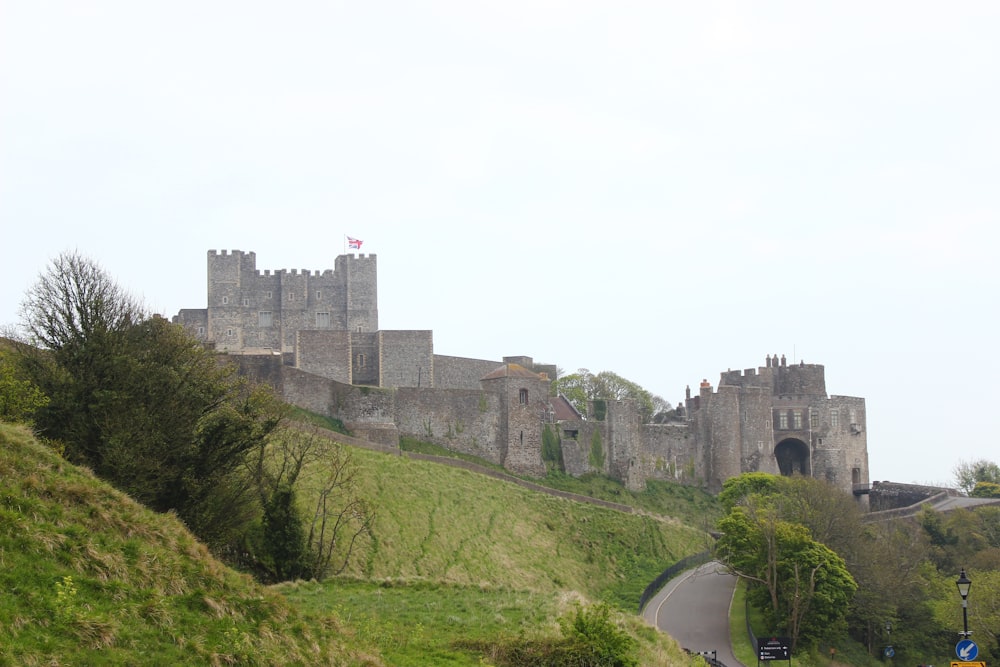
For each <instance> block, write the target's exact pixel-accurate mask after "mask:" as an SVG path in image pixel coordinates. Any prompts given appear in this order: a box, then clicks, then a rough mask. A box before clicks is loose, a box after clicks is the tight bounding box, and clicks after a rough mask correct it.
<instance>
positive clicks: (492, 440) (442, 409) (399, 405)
mask: <svg viewBox="0 0 1000 667" xmlns="http://www.w3.org/2000/svg"><path fill="white" fill-rule="evenodd" d="M395 394H396V405H395V423H396V426H397V428H398V429H399V432H400V434H402V435H409V436H412V437H414V438H417V439H419V440H423V441H425V442H432V443H434V444H437V445H441V446H442V447H446V448H448V449H451V450H453V451H456V452H462V453H465V454H471V455H473V456H478V457H480V458H483V459H486V460H487V461H489V462H490V463H494V464H496V465H503V460H504V448H503V443H502V442H501V437H500V413H501V407H500V397H499V396H498V395H496V394H494V393H491V392H487V391H484V390H483V389H417V388H413V387H401V388H399V389H397V390H395Z"/></svg>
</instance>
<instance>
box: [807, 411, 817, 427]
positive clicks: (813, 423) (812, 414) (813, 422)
mask: <svg viewBox="0 0 1000 667" xmlns="http://www.w3.org/2000/svg"><path fill="white" fill-rule="evenodd" d="M809 426H810V427H811V428H819V410H810V411H809Z"/></svg>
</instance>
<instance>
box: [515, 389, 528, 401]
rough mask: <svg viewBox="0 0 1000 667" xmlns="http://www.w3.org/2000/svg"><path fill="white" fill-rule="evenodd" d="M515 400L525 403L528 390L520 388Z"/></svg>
mask: <svg viewBox="0 0 1000 667" xmlns="http://www.w3.org/2000/svg"><path fill="white" fill-rule="evenodd" d="M517 400H518V402H519V403H520V404H521V405H524V404H526V403H527V402H528V390H527V389H522V390H520V391H519V392H517Z"/></svg>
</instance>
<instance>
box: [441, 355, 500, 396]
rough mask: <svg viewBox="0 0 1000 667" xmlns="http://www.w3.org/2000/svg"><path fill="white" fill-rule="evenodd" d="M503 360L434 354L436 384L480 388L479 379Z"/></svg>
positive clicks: (449, 386)
mask: <svg viewBox="0 0 1000 667" xmlns="http://www.w3.org/2000/svg"><path fill="white" fill-rule="evenodd" d="M502 364H503V362H500V361H489V360H487V359H467V358H465V357H449V356H447V355H443V354H435V355H434V363H433V365H434V386H435V387H437V388H438V389H479V388H480V387H481V386H482V385H480V384H479V381H480V380H481V379H482V378H484V377H486V376H487V375H489V374H490V373H492V372H493V371H495V370H496V369H497V368H498V367H500V366H501V365H502Z"/></svg>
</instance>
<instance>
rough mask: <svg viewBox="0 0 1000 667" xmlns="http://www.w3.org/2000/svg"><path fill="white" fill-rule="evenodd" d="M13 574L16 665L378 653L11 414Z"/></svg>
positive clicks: (7, 635) (4, 431) (1, 480)
mask: <svg viewBox="0 0 1000 667" xmlns="http://www.w3.org/2000/svg"><path fill="white" fill-rule="evenodd" d="M0 587H2V590H3V591H4V594H3V595H0V664H2V665H43V664H44V665H70V664H72V665H94V664H100V665H181V664H196V665H206V664H274V665H286V664H362V663H363V662H364V657H363V654H364V651H363V650H360V651H358V650H357V649H351V648H350V647H346V646H343V645H342V644H340V642H341V641H342V637H343V635H342V634H341V633H340V632H338V629H339V628H338V621H337V620H336V618H335V617H332V616H329V615H327V614H322V615H317V616H315V617H308V616H303V615H301V614H299V613H298V612H297V610H296V609H295V608H294V607H292V606H291V605H290V604H289V603H288V602H287V600H285V599H284V598H283V597H282V596H280V595H278V594H276V593H274V592H271V591H268V590H266V589H264V588H263V587H261V586H258V585H256V584H255V583H254V582H253V581H252V580H251V579H249V578H248V577H246V576H243V575H240V574H237V573H235V572H234V571H232V570H230V569H229V568H227V567H225V566H224V565H222V564H221V563H219V562H218V561H217V560H215V559H214V558H212V557H211V556H210V555H209V553H208V551H207V550H206V549H205V547H204V546H202V545H201V544H200V543H198V542H197V541H196V540H195V539H194V538H193V537H192V536H191V534H190V533H189V532H188V531H187V530H186V529H185V528H184V527H183V526H182V525H181V524H180V523H179V522H178V521H177V520H176V519H175V518H173V517H172V516H170V515H158V514H155V513H153V512H151V511H149V510H147V509H145V508H144V507H143V506H141V505H139V504H137V503H135V502H133V501H132V500H130V499H129V498H128V497H126V496H124V495H123V494H121V493H119V492H117V491H115V490H114V489H112V488H111V487H109V486H108V485H106V484H104V483H102V482H100V481H98V480H97V479H95V478H94V477H93V476H92V475H90V474H88V473H87V472H86V471H84V470H81V469H79V468H76V467H74V466H71V465H69V464H67V463H65V462H64V461H63V460H62V459H60V458H59V456H58V455H56V454H55V453H54V452H52V451H51V450H49V449H48V448H46V447H44V446H42V445H41V444H39V443H38V442H37V441H36V440H35V439H34V438H33V437H32V435H31V434H30V433H29V432H28V431H27V430H26V429H23V428H19V427H13V426H9V425H5V424H0ZM352 653H354V654H357V657H352ZM370 664H381V662H380V661H375V662H372V663H370Z"/></svg>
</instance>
